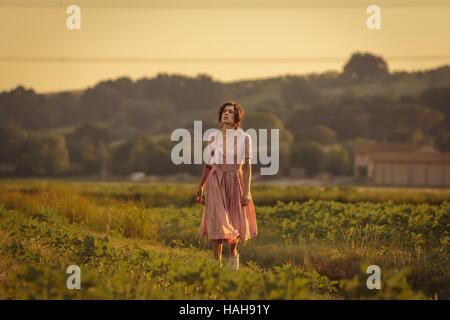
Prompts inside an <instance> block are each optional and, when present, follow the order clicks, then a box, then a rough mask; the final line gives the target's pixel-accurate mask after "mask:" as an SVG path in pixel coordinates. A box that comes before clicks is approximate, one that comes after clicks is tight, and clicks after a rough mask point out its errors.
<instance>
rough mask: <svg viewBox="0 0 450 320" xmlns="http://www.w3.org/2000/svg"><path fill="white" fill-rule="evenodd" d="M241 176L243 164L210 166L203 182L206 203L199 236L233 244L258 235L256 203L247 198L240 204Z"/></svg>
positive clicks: (242, 180) (241, 193)
mask: <svg viewBox="0 0 450 320" xmlns="http://www.w3.org/2000/svg"><path fill="white" fill-rule="evenodd" d="M243 195H244V176H243V172H242V166H241V165H236V164H231V165H228V164H220V165H216V164H215V165H213V166H212V169H211V171H210V172H209V175H208V177H207V179H206V181H205V186H204V196H205V206H204V211H203V216H202V221H201V224H200V235H201V236H202V237H208V239H210V240H223V241H225V242H226V243H235V242H236V241H238V240H243V241H245V240H248V239H250V238H253V237H254V236H256V235H257V233H258V229H257V224H256V214H255V206H254V204H253V199H252V197H251V196H250V199H249V201H248V203H247V205H246V206H245V207H242V203H241V201H242V197H243Z"/></svg>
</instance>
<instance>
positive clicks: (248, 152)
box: [244, 135, 252, 159]
mask: <svg viewBox="0 0 450 320" xmlns="http://www.w3.org/2000/svg"><path fill="white" fill-rule="evenodd" d="M244 157H245V159H251V158H252V139H251V137H250V136H249V135H246V137H245V143H244Z"/></svg>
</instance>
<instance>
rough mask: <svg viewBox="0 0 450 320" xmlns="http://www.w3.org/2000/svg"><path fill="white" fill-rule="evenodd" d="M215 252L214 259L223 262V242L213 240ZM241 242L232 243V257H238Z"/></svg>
mask: <svg viewBox="0 0 450 320" xmlns="http://www.w3.org/2000/svg"><path fill="white" fill-rule="evenodd" d="M212 242H213V252H214V259H216V260H218V261H219V262H220V261H222V240H213V241H212ZM238 243H239V241H236V242H235V243H230V255H232V256H237V255H238V251H237V246H238Z"/></svg>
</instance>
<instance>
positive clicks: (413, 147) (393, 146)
mask: <svg viewBox="0 0 450 320" xmlns="http://www.w3.org/2000/svg"><path fill="white" fill-rule="evenodd" d="M356 154H357V155H359V156H362V155H365V156H367V157H368V158H370V160H372V161H374V162H389V163H439V164H450V152H440V151H438V150H436V149H435V148H434V147H433V146H432V145H427V144H399V143H389V144H385V143H383V144H376V145H372V146H364V147H362V148H359V149H358V150H357V151H356Z"/></svg>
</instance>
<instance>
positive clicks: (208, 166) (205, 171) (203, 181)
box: [197, 164, 211, 196]
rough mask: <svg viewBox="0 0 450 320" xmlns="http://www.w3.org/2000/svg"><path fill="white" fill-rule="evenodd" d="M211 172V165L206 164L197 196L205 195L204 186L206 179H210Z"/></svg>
mask: <svg viewBox="0 0 450 320" xmlns="http://www.w3.org/2000/svg"><path fill="white" fill-rule="evenodd" d="M210 171H211V165H209V164H205V165H204V166H203V171H202V176H201V178H200V184H199V186H198V190H197V194H198V195H200V196H202V195H203V186H204V185H205V182H206V178H208V174H209V172H210Z"/></svg>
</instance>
